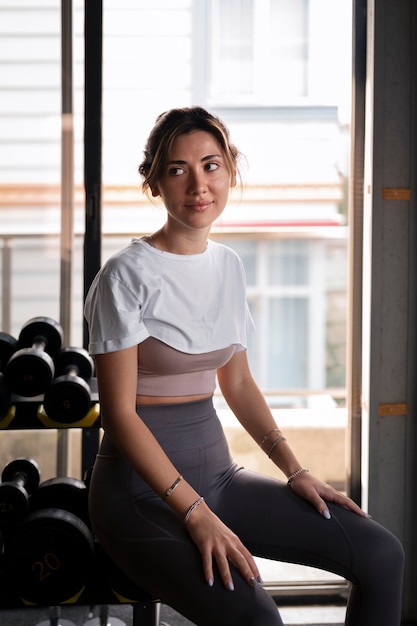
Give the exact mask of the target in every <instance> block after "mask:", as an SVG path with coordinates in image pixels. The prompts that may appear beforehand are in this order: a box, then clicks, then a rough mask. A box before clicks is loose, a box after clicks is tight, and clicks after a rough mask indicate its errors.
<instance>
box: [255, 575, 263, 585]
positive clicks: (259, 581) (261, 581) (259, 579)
mask: <svg viewBox="0 0 417 626" xmlns="http://www.w3.org/2000/svg"><path fill="white" fill-rule="evenodd" d="M256 580H257V581H258V583H259V584H260V585H263V584H264V581H263V580H262V577H261V576H258V578H257V579H256Z"/></svg>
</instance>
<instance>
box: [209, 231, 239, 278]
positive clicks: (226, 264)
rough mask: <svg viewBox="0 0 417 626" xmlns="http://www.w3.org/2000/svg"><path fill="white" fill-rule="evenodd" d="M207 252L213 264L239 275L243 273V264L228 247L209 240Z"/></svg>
mask: <svg viewBox="0 0 417 626" xmlns="http://www.w3.org/2000/svg"><path fill="white" fill-rule="evenodd" d="M208 249H209V252H210V255H211V258H212V259H214V262H215V263H217V264H218V265H220V266H221V267H223V269H225V270H226V269H229V270H230V271H235V272H237V273H239V274H242V273H244V270H243V263H242V260H241V258H240V256H239V255H238V254H237V252H235V251H234V250H233V249H232V248H229V246H226V245H224V244H222V243H219V242H217V241H213V240H211V239H210V240H209V248H208Z"/></svg>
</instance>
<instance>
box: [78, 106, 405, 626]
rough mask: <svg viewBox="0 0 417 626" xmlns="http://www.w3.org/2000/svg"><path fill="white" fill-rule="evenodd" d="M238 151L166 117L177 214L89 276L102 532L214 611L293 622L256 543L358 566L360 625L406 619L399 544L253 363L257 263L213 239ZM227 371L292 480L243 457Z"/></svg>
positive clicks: (158, 582) (340, 566) (123, 563)
mask: <svg viewBox="0 0 417 626" xmlns="http://www.w3.org/2000/svg"><path fill="white" fill-rule="evenodd" d="M238 156H239V155H238V152H237V150H236V148H235V147H234V146H233V145H232V144H231V142H230V139H229V133H228V130H227V129H226V128H225V126H224V125H223V124H222V122H221V121H220V120H218V119H217V118H216V117H214V116H213V115H211V114H209V113H208V112H206V111H205V110H203V109H201V108H198V107H194V108H185V109H174V110H171V111H168V112H167V113H164V114H162V115H161V116H159V118H158V119H157V122H156V124H155V127H154V128H153V130H152V132H151V134H150V136H149V139H148V142H147V145H146V149H145V152H144V160H143V162H142V164H141V166H140V168H139V171H140V173H141V175H142V176H143V179H144V180H143V189H144V191H147V192H150V193H151V194H152V196H153V197H160V198H161V199H162V201H163V203H164V205H165V208H166V211H167V218H166V222H165V224H164V226H163V227H162V228H161V229H160V230H158V231H157V232H155V233H154V234H153V235H151V236H147V237H144V238H141V239H134V240H133V241H132V242H131V244H130V245H129V246H128V247H127V248H126V249H124V250H122V251H121V252H120V253H118V254H116V255H115V256H113V257H112V258H111V259H110V260H109V261H108V262H107V263H106V264H105V266H104V267H103V268H102V270H101V271H100V272H99V274H98V276H97V277H96V278H95V280H94V282H93V284H92V286H91V288H90V291H89V294H88V297H87V300H86V307H85V312H86V318H87V321H88V323H89V330H90V351H91V353H92V354H93V355H94V356H95V360H96V372H97V380H98V387H99V395H100V403H101V414H102V424H103V428H104V438H103V441H102V444H101V448H100V451H99V454H98V456H97V460H96V463H95V467H94V471H93V476H92V480H91V486H90V490H91V492H90V510H91V518H92V523H93V526H94V529H95V532H96V534H97V537H98V538H99V540H100V541H101V543H102V544H103V546H104V548H105V549H106V551H107V552H108V553H109V555H110V556H111V557H112V559H113V560H114V561H115V562H116V563H117V564H118V565H119V566H120V567H121V568H122V569H123V570H124V572H126V574H128V576H129V577H130V578H131V579H132V580H133V581H135V582H136V583H137V584H138V585H139V586H141V587H143V588H145V589H147V590H148V591H149V592H150V593H152V594H153V595H154V596H156V597H158V598H159V599H160V600H161V601H162V602H164V603H166V604H169V605H171V606H172V607H173V608H175V609H176V610H177V611H178V612H180V613H182V614H183V615H184V616H186V617H187V618H188V619H189V620H191V621H193V622H195V623H196V624H198V625H201V626H222V625H225V626H226V625H227V626H237V625H239V626H244V625H247V626H273V625H274V626H276V625H279V624H282V621H281V618H280V615H279V612H278V610H277V607H276V605H275V603H274V602H273V600H272V599H271V598H270V597H269V596H268V594H267V592H266V591H265V590H264V589H263V587H262V584H261V583H262V579H261V575H260V572H259V570H258V568H257V565H256V563H255V561H254V559H253V556H252V555H256V556H260V557H266V558H271V559H275V560H282V561H288V562H294V563H303V564H306V565H310V566H315V567H319V568H321V569H325V570H329V571H332V572H335V573H336V574H339V575H341V576H344V577H346V578H347V579H349V580H350V581H351V582H352V593H351V595H350V600H349V606H348V610H347V617H346V624H349V625H350V626H353V625H355V626H381V624H384V626H397V625H398V624H399V622H400V601H401V579H402V568H403V559H404V554H403V550H402V547H401V545H400V543H399V542H398V540H397V539H396V538H395V537H393V536H392V535H391V534H390V533H389V532H388V531H387V530H385V529H384V528H382V527H381V526H379V525H378V524H377V523H376V522H374V521H372V520H370V519H369V518H368V517H367V515H366V514H365V513H364V512H363V511H362V510H361V509H360V508H359V507H358V506H357V505H356V504H355V503H354V502H353V501H352V500H351V499H350V498H348V497H346V496H345V495H343V494H341V493H339V492H337V491H336V490H335V489H333V488H332V487H331V486H329V485H327V484H325V483H323V482H321V481H320V480H318V479H317V478H315V477H314V476H312V475H311V474H310V473H309V472H308V470H307V469H306V468H304V467H303V466H302V465H301V463H300V462H299V461H298V460H297V458H296V457H295V455H294V453H293V452H292V451H291V448H290V447H289V445H288V442H287V441H286V439H285V437H284V435H283V434H282V433H281V431H280V430H279V428H278V426H277V425H276V423H275V421H274V418H273V416H272V414H271V411H270V409H269V408H268V405H267V403H266V401H265V399H264V398H263V396H262V394H261V392H260V390H259V388H258V387H257V385H256V383H255V381H254V379H253V377H252V375H251V372H250V370H249V367H248V361H247V355H246V346H247V340H246V336H247V332H250V331H252V329H253V323H252V320H251V317H250V314H249V312H248V308H247V303H246V296H245V279H244V272H243V269H242V264H241V262H240V260H239V259H238V257H237V256H236V254H235V253H234V252H233V251H232V250H230V249H229V248H227V247H225V246H223V245H220V244H218V243H215V242H213V241H211V240H210V239H209V232H210V228H211V226H212V224H213V222H214V221H215V220H216V219H217V218H218V217H219V216H220V215H221V213H222V211H223V210H224V208H225V206H226V203H227V199H228V194H229V190H230V187H232V186H234V185H235V184H236V177H237V175H238ZM216 375H217V379H218V383H219V385H220V389H221V391H222V393H223V395H224V398H225V399H226V401H227V403H228V405H229V407H230V409H231V410H232V411H233V413H234V414H235V415H236V417H237V419H238V420H239V421H240V423H241V424H242V426H243V427H244V428H245V429H246V430H247V432H248V433H249V434H250V435H251V436H252V437H253V438H254V439H255V441H257V442H258V443H259V444H260V446H261V448H262V449H263V450H264V452H265V453H266V454H267V455H268V456H269V457H270V459H271V462H273V463H275V464H276V465H277V466H278V467H279V468H280V469H281V470H282V471H283V472H284V474H285V475H286V476H287V481H288V482H287V483H286V482H282V481H279V480H276V479H272V478H267V477H264V476H260V475H258V474H255V473H254V472H250V471H247V470H245V469H243V468H239V467H237V466H236V465H235V464H234V463H233V461H232V459H231V458H230V454H229V451H228V447H227V444H226V441H225V437H224V433H223V430H222V427H221V425H220V423H219V420H218V418H217V416H216V412H215V409H214V408H213V403H212V396H213V391H214V388H215V378H216Z"/></svg>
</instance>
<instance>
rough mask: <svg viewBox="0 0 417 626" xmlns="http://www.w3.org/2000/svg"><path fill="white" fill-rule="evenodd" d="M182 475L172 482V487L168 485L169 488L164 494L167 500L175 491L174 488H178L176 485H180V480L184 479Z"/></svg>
mask: <svg viewBox="0 0 417 626" xmlns="http://www.w3.org/2000/svg"><path fill="white" fill-rule="evenodd" d="M182 478H183V477H182V476H181V474H180V475H179V476H178V477H177V478H176V479H175V480H174V482H173V483H172V485H171V487H168V489H167V490H166V492H165V494H164V496H163V497H164V500H166V499H167V498H169V496H170V495H171V493H172V492H173V491H174V489H176V487H178V485H179V484H180V482H181V481H182Z"/></svg>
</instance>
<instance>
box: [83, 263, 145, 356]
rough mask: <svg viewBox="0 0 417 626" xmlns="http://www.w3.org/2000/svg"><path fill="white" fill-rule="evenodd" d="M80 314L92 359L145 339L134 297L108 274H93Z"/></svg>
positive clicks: (138, 303) (135, 295)
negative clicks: (82, 312) (87, 329)
mask: <svg viewBox="0 0 417 626" xmlns="http://www.w3.org/2000/svg"><path fill="white" fill-rule="evenodd" d="M84 314H85V318H86V320H87V323H88V328H89V345H88V349H89V352H90V354H92V355H95V354H103V353H106V352H115V351H116V350H124V349H126V348H131V347H132V346H134V345H136V344H139V343H141V342H142V341H144V340H145V339H147V338H148V337H149V332H148V331H147V329H146V326H145V324H144V322H143V320H142V317H141V304H140V302H139V301H138V296H137V294H135V293H133V292H132V290H131V289H129V287H128V286H127V285H125V284H124V283H123V281H122V280H121V279H120V277H118V276H116V275H114V274H112V273H107V272H104V271H100V272H99V273H98V274H97V276H96V277H95V279H94V281H93V283H92V284H91V287H90V289H89V292H88V294H87V297H86V301H85V307H84Z"/></svg>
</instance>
